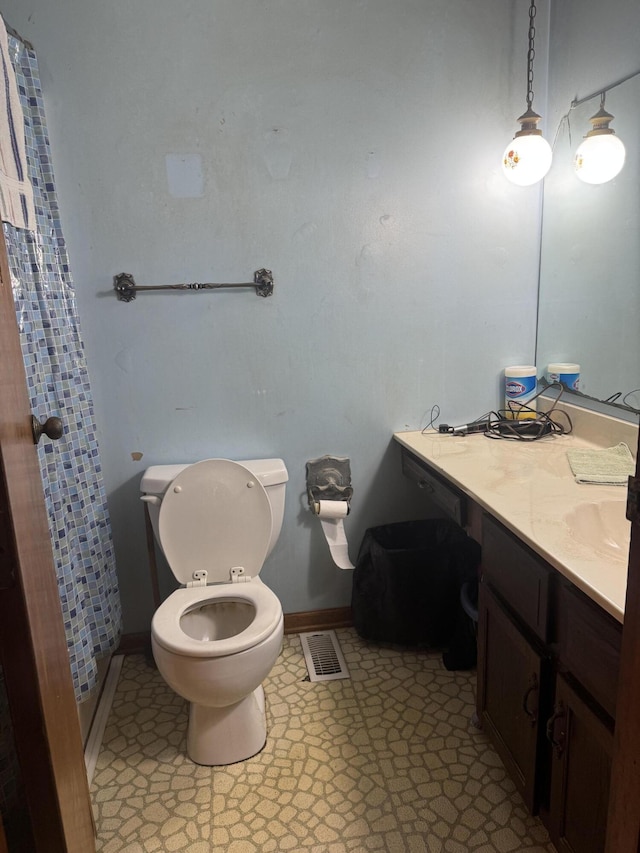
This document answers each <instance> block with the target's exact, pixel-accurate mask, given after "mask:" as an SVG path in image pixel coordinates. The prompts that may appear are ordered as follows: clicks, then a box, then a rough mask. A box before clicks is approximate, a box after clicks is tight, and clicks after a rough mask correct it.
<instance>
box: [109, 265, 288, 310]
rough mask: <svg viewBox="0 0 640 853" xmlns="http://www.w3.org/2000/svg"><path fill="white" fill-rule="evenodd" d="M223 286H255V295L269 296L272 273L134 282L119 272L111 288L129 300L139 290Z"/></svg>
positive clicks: (208, 288) (260, 272) (124, 273)
mask: <svg viewBox="0 0 640 853" xmlns="http://www.w3.org/2000/svg"><path fill="white" fill-rule="evenodd" d="M223 287H255V289H256V296H271V294H272V293H273V274H272V272H271V270H265V269H262V270H256V271H255V273H254V274H253V281H242V282H237V283H234V284H213V283H206V284H200V283H199V282H197V281H196V282H193V283H191V284H142V285H140V284H136V283H135V280H134V278H133V276H132V275H131V273H129V272H121V273H118V274H117V275H114V277H113V288H114V290H115V292H116V296H117V297H118V299H119V300H120V302H131V301H132V300H133V299H135V298H136V293H137V292H138V291H139V290H219V289H221V288H223Z"/></svg>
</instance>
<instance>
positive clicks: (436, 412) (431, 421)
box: [420, 403, 440, 435]
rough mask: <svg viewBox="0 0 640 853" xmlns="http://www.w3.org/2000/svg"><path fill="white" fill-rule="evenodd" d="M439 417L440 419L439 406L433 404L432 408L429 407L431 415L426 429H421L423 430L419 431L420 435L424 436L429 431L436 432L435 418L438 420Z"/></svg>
mask: <svg viewBox="0 0 640 853" xmlns="http://www.w3.org/2000/svg"><path fill="white" fill-rule="evenodd" d="M439 417H440V406H439V405H438V404H437V403H434V404H433V406H431V413H430V418H429V423H428V424H427V425H426V427H423V428H422V429H421V430H420V432H421V433H422V435H424V434H425V433H426V432H427V431H428V430H430V429H433V430H435V431H436V432H437V429H436V426H435V423H436V419H437V418H439Z"/></svg>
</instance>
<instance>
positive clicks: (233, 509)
mask: <svg viewBox="0 0 640 853" xmlns="http://www.w3.org/2000/svg"><path fill="white" fill-rule="evenodd" d="M271 525H272V514H271V502H270V500H269V497H268V495H267V492H266V490H265V488H264V486H263V485H262V483H261V482H260V480H259V479H258V477H256V475H255V474H253V473H252V472H251V471H250V470H249V469H248V468H245V466H244V465H242V464H240V463H239V462H232V461H231V460H230V459H206V460H204V461H202V462H196V463H194V464H193V465H189V466H188V467H187V468H185V469H184V470H183V471H181V472H180V473H179V474H178V475H177V476H176V477H175V479H174V480H173V481H172V483H171V485H170V486H169V488H168V489H167V491H166V494H165V495H164V497H163V498H162V504H161V506H160V514H159V519H158V539H159V541H160V544H161V546H162V550H163V551H164V554H165V556H166V558H167V561H168V563H169V566H170V568H171V571H172V572H173V574H174V575H175V577H176V579H177V580H178V581H179V582H180V583H182V584H189V583H194V582H197V581H201V582H203V583H204V582H206V583H228V582H229V580H231V575H230V572H231V569H232V568H238V567H240V568H242V569H244V572H243V574H244V576H245V577H256V576H257V575H258V574H259V573H260V570H261V569H262V566H263V563H264V561H265V559H266V556H267V550H268V547H269V541H270V538H271ZM203 572H206V579H203V578H202V573H203Z"/></svg>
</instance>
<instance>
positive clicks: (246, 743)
mask: <svg viewBox="0 0 640 853" xmlns="http://www.w3.org/2000/svg"><path fill="white" fill-rule="evenodd" d="M266 740H267V720H266V714H265V701H264V690H263V688H262V685H260V687H258V688H256V690H254V691H253V693H250V694H249V695H248V696H246V697H245V698H244V699H242V700H241V701H240V702H238V703H237V704H236V705H231V706H229V707H226V708H210V707H208V706H206V705H196V704H195V703H193V702H192V703H191V705H190V706H189V726H188V729H187V755H188V756H189V758H190V759H191V760H192V761H194V762H195V763H196V764H204V765H206V766H208V767H211V766H214V765H219V764H235V763H236V762H237V761H245V760H246V759H247V758H251V756H252V755H256V753H258V752H260V750H261V749H262V747H263V746H264V745H265V743H266Z"/></svg>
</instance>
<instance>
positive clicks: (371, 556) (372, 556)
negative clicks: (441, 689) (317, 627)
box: [351, 518, 480, 669]
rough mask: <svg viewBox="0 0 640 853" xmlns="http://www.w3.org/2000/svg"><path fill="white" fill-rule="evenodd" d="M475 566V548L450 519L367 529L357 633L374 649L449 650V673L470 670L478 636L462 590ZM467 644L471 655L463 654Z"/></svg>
mask: <svg viewBox="0 0 640 853" xmlns="http://www.w3.org/2000/svg"><path fill="white" fill-rule="evenodd" d="M479 564H480V546H479V545H478V543H477V542H475V541H474V540H473V539H471V538H470V537H469V536H467V534H466V533H465V531H464V530H463V529H462V528H461V527H460V525H458V524H456V523H455V522H454V521H450V520H449V519H442V518H436V519H423V520H420V521H404V522H399V523H396V524H386V525H382V526H381V527H372V528H370V529H369V530H367V531H366V533H365V535H364V538H363V540H362V545H361V547H360V552H359V554H358V559H357V562H356V567H355V570H354V573H353V593H352V599H351V607H352V615H353V624H354V626H355V628H356V631H357V632H358V634H359V635H360V636H361V637H363V638H364V639H366V640H373V641H376V642H389V643H398V644H401V645H410V646H426V647H429V648H435V649H446V648H448V647H449V646H451V652H452V656H451V657H450V660H449V663H447V660H445V666H447V668H448V669H467V668H470V667H472V666H474V665H475V637H474V634H473V631H469V630H468V625H469V621H470V619H469V617H468V616H467V615H466V613H465V612H464V610H463V609H462V606H461V603H460V591H461V589H462V586H463V584H465V583H467V582H474V581H475V580H476V579H477V572H478V566H479ZM458 635H459V636H458ZM460 638H464V641H463V642H462V643H461V642H460ZM470 638H471V641H472V643H471V644H472V647H473V648H472V649H469V648H467V646H468V645H469V643H468V641H469V639H470ZM458 645H461V646H463V647H461V648H460V649H458V648H457V646H458Z"/></svg>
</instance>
